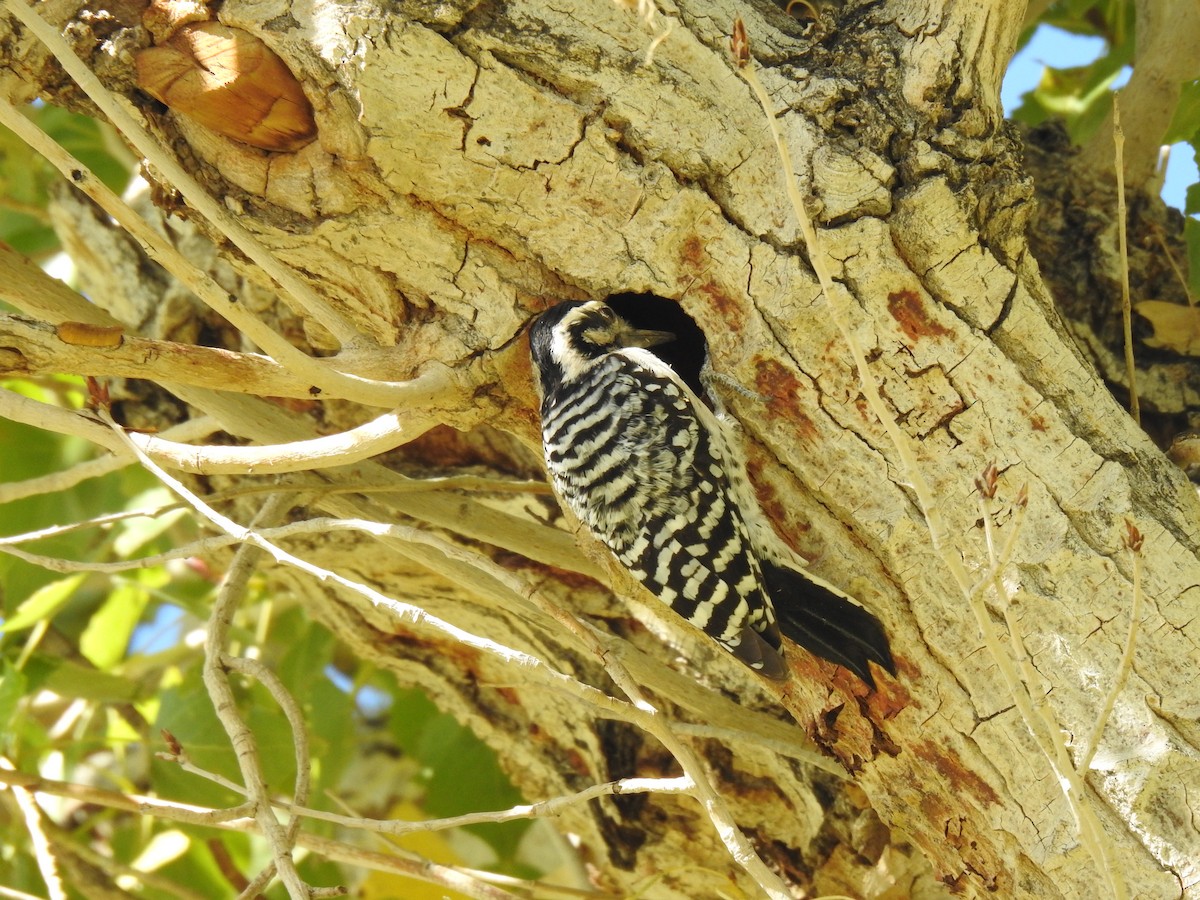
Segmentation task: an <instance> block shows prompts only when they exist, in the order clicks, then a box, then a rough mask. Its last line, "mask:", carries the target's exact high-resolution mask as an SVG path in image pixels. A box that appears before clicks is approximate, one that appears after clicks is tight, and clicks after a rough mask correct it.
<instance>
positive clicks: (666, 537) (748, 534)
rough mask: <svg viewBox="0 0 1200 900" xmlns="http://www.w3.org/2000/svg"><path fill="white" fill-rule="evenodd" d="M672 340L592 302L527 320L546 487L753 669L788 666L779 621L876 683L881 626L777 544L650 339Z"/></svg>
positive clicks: (724, 448) (728, 452) (773, 671)
mask: <svg viewBox="0 0 1200 900" xmlns="http://www.w3.org/2000/svg"><path fill="white" fill-rule="evenodd" d="M673 339H674V335H672V334H670V333H669V332H663V331H645V330H639V329H636V328H633V327H632V326H631V325H630V324H629V323H628V322H626V321H625V320H624V319H622V318H621V317H620V316H618V315H617V314H616V313H615V312H614V311H613V310H612V308H611V307H609V306H608V305H607V304H605V303H602V302H599V301H591V302H586V303H579V302H570V301H569V302H563V303H559V304H558V305H557V306H554V307H552V308H551V309H549V310H547V311H546V312H544V313H542V314H541V315H540V316H538V317H537V319H535V320H534V322H533V324H532V326H530V331H529V344H530V350H531V352H532V356H533V367H534V370H535V381H536V383H537V387H538V392H539V394H540V397H541V415H542V442H543V448H544V450H545V456H546V467H547V469H548V470H549V473H550V477H551V481H552V483H553V486H554V490H555V493H556V494H557V495H558V497H559V499H560V500H561V501H562V502H563V503H564V504H566V506H567V507H569V508H570V509H571V511H572V512H574V514H575V515H576V516H577V517H578V518H579V520H580V522H581V523H582V524H583V525H584V526H585V527H586V528H587V529H588V530H589V531H590V532H591V533H592V534H593V535H594V536H595V537H596V538H598V539H599V540H600V541H601V542H602V543H604V544H605V545H607V547H608V549H609V550H611V551H612V553H613V555H614V556H615V557H616V558H617V560H618V561H619V562H620V563H621V565H622V566H624V567H625V568H626V569H628V570H629V572H630V573H631V574H632V575H633V576H634V578H636V579H637V580H638V581H640V582H641V583H642V584H643V585H645V587H646V588H647V589H649V591H650V592H651V593H652V594H654V595H655V596H656V597H658V599H660V600H661V601H662V602H663V603H665V604H667V606H669V607H670V608H671V609H672V610H674V611H675V612H676V613H678V614H679V615H681V616H682V617H683V618H685V619H687V620H688V621H689V622H691V623H692V624H693V625H695V626H696V627H698V628H700V629H701V630H702V631H704V632H705V633H706V634H708V635H709V636H711V637H712V638H714V639H715V640H716V641H717V642H718V643H719V644H721V646H723V647H724V648H725V649H726V650H728V651H729V652H730V653H732V654H733V655H734V656H736V657H737V658H738V659H739V660H741V661H742V662H743V663H745V664H746V665H748V666H749V667H750V668H751V669H754V670H755V671H757V672H758V673H760V674H762V675H764V676H766V677H768V678H772V679H776V680H782V679H785V678H787V677H788V674H789V670H788V667H787V664H786V663H785V661H784V658H783V651H782V640H781V636H780V635H781V626H782V631H783V633H785V634H787V635H788V637H790V638H791V639H792V640H794V641H796V643H798V644H800V646H802V647H804V648H805V649H806V650H808V651H810V652H812V653H815V654H816V655H817V656H820V657H823V658H824V659H827V660H830V661H831V662H834V663H837V664H838V665H841V666H845V667H846V668H847V669H849V670H850V671H852V672H853V673H854V674H855V675H857V676H858V677H859V678H861V679H862V680H863V681H864V682H866V683H867V684H868V685H870V686H871V687H872V688H873V687H875V680H874V677H873V675H872V672H871V669H870V667H869V665H868V663H870V662H874V663H876V664H877V665H879V666H881V667H882V668H884V669H886V670H887V671H889V672H891V673H893V674H895V664H894V663H893V662H892V655H891V651H890V649H889V647H888V641H887V635H886V634H885V632H884V630H883V626H882V625H881V624H880V622H879V620H878V619H876V618H875V617H874V616H873V615H871V614H870V613H869V612H867V611H866V610H865V609H863V608H862V607H861V606H859V605H857V604H856V603H855V602H853V601H852V600H850V599H849V598H848V597H847V596H846V595H845V594H842V593H841V592H839V591H837V590H836V589H835V588H833V587H832V586H831V585H829V584H827V583H826V582H823V581H821V580H820V579H817V578H815V577H814V576H813V575H811V574H810V573H808V572H805V571H803V570H802V569H801V568H800V567H799V566H798V565H796V564H795V561H794V560H791V559H789V558H788V552H785V551H783V550H782V549H781V547H782V546H783V545H782V543H781V542H780V541H779V539H778V537H777V536H775V535H774V531H773V529H771V527H770V525H769V524H768V523H766V520H765V517H764V516H762V513H761V511H760V510H759V508H758V504H757V501H756V500H755V499H754V498H753V495H752V491H751V490H750V488H749V482H748V480H747V479H746V477H745V472H744V470H743V469H742V467H741V464H740V461H739V458H738V457H737V455H736V454H735V453H734V452H733V451H732V449H731V447H730V445H729V443H728V442H727V439H726V437H725V436H724V434H723V430H722V426H721V424H720V423H719V422H718V420H717V418H716V416H715V415H714V414H713V413H712V411H711V410H709V408H708V407H707V406H706V405H705V404H704V403H703V402H702V401H701V400H700V399H699V398H698V397H697V396H696V395H695V394H694V393H693V392H692V390H691V389H690V388H689V387H688V386H687V384H686V383H684V381H683V380H682V379H680V377H679V376H678V375H677V374H676V373H675V371H674V370H673V369H672V368H671V367H670V366H668V365H667V364H666V363H664V362H663V361H662V360H660V359H659V358H658V357H657V356H655V355H654V354H653V353H651V352H650V350H649V348H650V347H654V346H657V345H659V344H663V343H666V342H667V341H670V340H673ZM768 532H769V533H770V535H769V536H768ZM776 610H778V613H779V615H778V618H777V616H776Z"/></svg>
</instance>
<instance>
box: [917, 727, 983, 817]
mask: <svg viewBox="0 0 1200 900" xmlns="http://www.w3.org/2000/svg"><path fill="white" fill-rule="evenodd" d="M910 749H911V750H912V752H913V754H915V755H916V756H917V758H918V759H921V760H924V761H925V762H927V763H929V765H931V766H933V767H934V768H935V769H937V771H938V774H939V775H941V776H942V777H943V778H945V779H946V781H947V783H948V784H949V785H950V786H951V787H952V788H953V789H954V791H955V792H956V793H967V794H970V795H971V796H972V797H976V798H978V800H979V801H980V802H981V803H988V804H996V803H999V802H1000V798H999V797H998V796H997V795H996V792H995V791H994V790H993V789H992V786H991V785H990V784H988V783H987V782H986V781H984V780H983V779H982V778H980V777H979V776H978V775H977V774H975V773H974V772H972V771H971V770H970V769H968V768H966V767H965V766H963V764H962V763H961V762H959V761H958V759H956V758H955V756H954V755H953V754H952V753H949V752H947V751H946V750H945V749H943V748H941V747H938V746H937V745H936V744H932V743H930V742H928V741H923V742H921V743H918V744H913V745H912V746H911V747H910Z"/></svg>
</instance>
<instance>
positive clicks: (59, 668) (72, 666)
mask: <svg viewBox="0 0 1200 900" xmlns="http://www.w3.org/2000/svg"><path fill="white" fill-rule="evenodd" d="M25 673H26V675H28V676H29V681H30V684H31V685H32V686H34V687H40V688H44V689H45V690H48V691H52V692H53V693H55V694H58V695H59V696H60V697H76V698H79V699H81V700H96V701H99V702H103V703H131V702H133V701H135V700H137V699H138V698H139V697H140V696H141V693H142V688H141V685H139V684H138V683H137V682H136V681H133V680H131V679H129V678H122V677H121V676H119V675H113V674H110V673H108V672H100V671H98V670H96V669H94V668H92V667H91V666H85V665H82V664H80V663H77V662H72V661H70V660H67V659H62V658H61V657H52V656H46V655H45V654H41V653H35V654H34V655H33V656H31V657H30V658H29V661H28V662H26V664H25Z"/></svg>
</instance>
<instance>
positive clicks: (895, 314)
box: [888, 288, 950, 341]
mask: <svg viewBox="0 0 1200 900" xmlns="http://www.w3.org/2000/svg"><path fill="white" fill-rule="evenodd" d="M888 312H890V313H891V314H892V318H893V319H895V320H896V322H897V324H899V326H900V329H901V330H902V331H903V332H904V334H905V336H906V337H907V338H908V339H909V340H910V341H917V340H920V339H921V338H923V337H945V336H947V335H949V334H950V329H948V328H946V327H945V326H944V325H942V324H941V323H939V322H936V321H934V320H933V319H931V318H929V314H928V313H927V312H926V311H925V306H924V305H923V304H922V303H921V298H920V296H919V295H918V294H917V292H916V291H910V290H908V289H907V288H905V289H904V290H899V291H893V292H892V293H890V294H888Z"/></svg>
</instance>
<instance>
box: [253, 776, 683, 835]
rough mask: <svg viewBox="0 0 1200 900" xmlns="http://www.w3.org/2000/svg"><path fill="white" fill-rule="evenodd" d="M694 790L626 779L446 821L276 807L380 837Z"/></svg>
mask: <svg viewBox="0 0 1200 900" xmlns="http://www.w3.org/2000/svg"><path fill="white" fill-rule="evenodd" d="M692 788H693V785H692V780H691V779H690V778H687V777H683V778H624V779H622V780H620V781H608V782H605V783H604V784H594V785H592V786H591V787H589V788H585V789H583V790H581V791H576V792H575V793H573V794H563V795H562V796H560V797H552V798H551V799H549V800H541V801H539V802H537V803H525V804H521V805H519V806H514V807H512V808H510V809H502V810H496V811H495V812H474V813H465V814H463V815H461V816H448V817H446V818H442V819H422V820H419V821H412V822H410V821H404V820H402V819H371V818H364V817H362V816H347V815H341V814H339V813H331V812H326V811H325V810H321V809H308V808H305V807H304V806H303V805H302V804H293V803H282V802H276V806H278V807H279V808H280V809H283V810H286V811H287V812H289V813H291V814H292V815H295V816H303V817H304V818H308V819H320V820H321V821H323V822H332V823H333V824H335V825H342V826H344V827H346V828H360V829H362V830H364V831H373V832H377V833H379V834H391V835H403V834H413V833H416V832H425V831H445V830H446V829H448V828H462V827H464V826H467V825H481V824H484V823H497V822H513V821H517V820H521V819H544V818H551V817H553V816H558V815H561V814H562V813H563V811H564V810H566V809H568V808H569V807H571V806H575V805H577V804H580V803H587V802H588V801H591V800H596V799H599V798H600V797H610V796H624V795H629V794H686V793H689V792H691V790H692Z"/></svg>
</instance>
